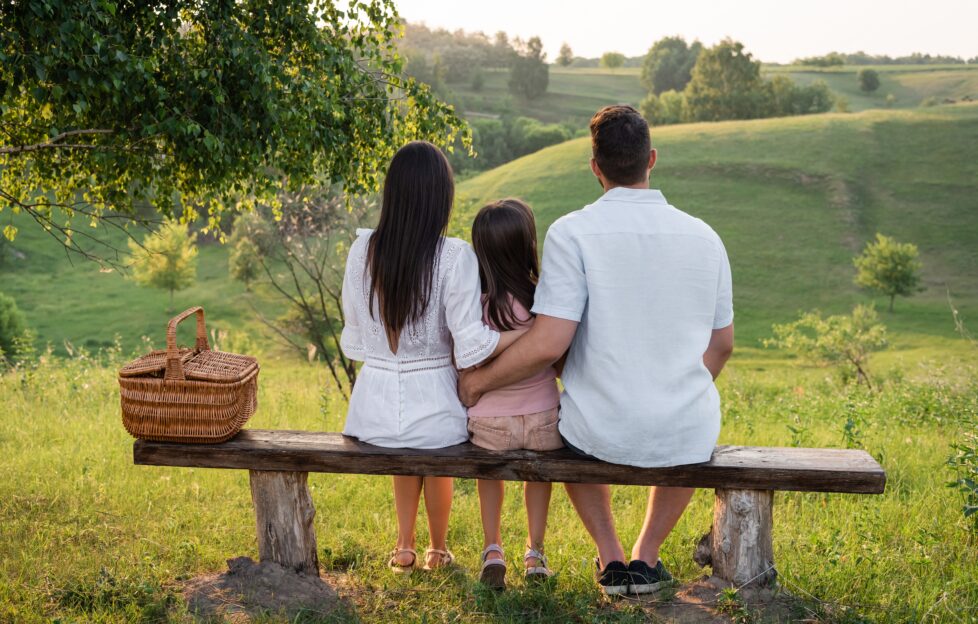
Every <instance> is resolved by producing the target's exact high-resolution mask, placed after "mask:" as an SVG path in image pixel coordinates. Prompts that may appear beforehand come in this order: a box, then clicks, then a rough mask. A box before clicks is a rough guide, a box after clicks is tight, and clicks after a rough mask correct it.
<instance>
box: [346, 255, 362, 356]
mask: <svg viewBox="0 0 978 624" xmlns="http://www.w3.org/2000/svg"><path fill="white" fill-rule="evenodd" d="M359 261H360V257H359V254H356V253H355V249H351V250H350V254H349V256H348V257H347V259H346V272H345V273H344V275H343V291H342V293H341V297H342V299H343V333H342V334H340V349H342V351H343V355H345V356H346V357H348V358H350V359H351V360H356V361H358V362H362V361H363V360H364V358H365V357H366V349H365V348H364V344H363V334H362V333H361V332H360V322H359V319H358V318H357V309H356V303H355V302H356V298H357V297H358V296H361V295H362V293H361V292H360V291H359V290H358V289H357V285H356V282H355V278H354V274H357V275H359V276H360V279H363V273H362V272H361V271H358V270H356V268H357V267H356V264H357V262H359Z"/></svg>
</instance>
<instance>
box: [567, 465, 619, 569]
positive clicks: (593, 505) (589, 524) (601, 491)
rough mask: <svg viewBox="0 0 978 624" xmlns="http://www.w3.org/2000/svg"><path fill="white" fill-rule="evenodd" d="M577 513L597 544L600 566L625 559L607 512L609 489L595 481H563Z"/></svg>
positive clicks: (609, 514)
mask: <svg viewBox="0 0 978 624" xmlns="http://www.w3.org/2000/svg"><path fill="white" fill-rule="evenodd" d="M564 487H565V488H566V489H567V496H569V497H570V499H571V503H573V505H574V509H576V510H577V515H578V516H580V517H581V522H583V523H584V528H585V529H587V532H588V533H589V534H590V535H591V539H592V540H594V544H595V546H597V547H598V558H599V559H600V564H601V567H602V568H604V567H605V566H606V565H608V563H609V562H611V561H621V562H623V563H624V562H625V549H624V548H622V547H621V541H620V540H619V539H618V534H617V533H616V532H615V519H614V517H613V516H612V515H611V488H610V487H608V486H607V485H600V484H596V483H565V484H564Z"/></svg>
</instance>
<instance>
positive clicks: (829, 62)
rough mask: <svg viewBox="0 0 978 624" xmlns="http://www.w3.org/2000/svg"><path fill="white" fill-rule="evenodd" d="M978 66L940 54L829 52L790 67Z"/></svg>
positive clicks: (794, 63)
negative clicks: (897, 54)
mask: <svg viewBox="0 0 978 624" xmlns="http://www.w3.org/2000/svg"><path fill="white" fill-rule="evenodd" d="M966 63H968V64H978V56H976V57H974V58H971V59H964V58H961V57H960V56H943V55H940V54H935V55H931V54H921V53H920V52H914V53H913V54H911V55H909V56H896V57H893V56H888V55H886V54H867V53H865V52H862V51H860V52H852V53H848V54H845V53H842V52H829V53H828V54H825V55H823V56H809V57H807V58H799V59H795V60H794V61H793V62H792V65H808V66H811V67H838V66H841V65H964V64H966Z"/></svg>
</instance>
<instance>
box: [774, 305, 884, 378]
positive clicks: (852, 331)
mask: <svg viewBox="0 0 978 624" xmlns="http://www.w3.org/2000/svg"><path fill="white" fill-rule="evenodd" d="M878 321H879V316H877V314H876V310H874V309H873V308H872V307H871V306H864V305H858V306H856V307H855V308H854V309H853V310H852V314H849V315H844V314H840V315H835V316H829V317H823V316H822V315H821V313H820V312H818V311H814V312H806V313H805V314H802V315H801V317H799V318H798V320H796V321H794V322H792V323H786V324H783V325H774V326H773V328H772V331H773V332H774V337H773V338H770V339H767V340H764V346H766V347H777V348H779V349H784V350H786V351H788V352H790V353H794V354H795V355H797V356H799V357H801V358H804V359H806V360H808V361H809V362H811V363H813V364H816V365H820V366H838V367H839V370H840V372H841V373H842V377H843V379H844V380H848V379H852V378H855V379H856V381H857V382H865V383H866V385H867V386H869V387H870V388H872V382H871V381H870V377H869V366H868V364H869V355H870V354H871V353H872V352H874V351H879V350H881V349H883V348H885V347H886V327H884V326H883V325H882V324H881V323H879V322H878Z"/></svg>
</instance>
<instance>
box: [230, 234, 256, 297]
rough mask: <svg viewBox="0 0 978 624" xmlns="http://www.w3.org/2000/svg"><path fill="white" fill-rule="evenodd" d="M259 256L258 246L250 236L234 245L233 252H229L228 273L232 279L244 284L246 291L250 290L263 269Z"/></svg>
mask: <svg viewBox="0 0 978 624" xmlns="http://www.w3.org/2000/svg"><path fill="white" fill-rule="evenodd" d="M258 256H259V251H258V246H257V245H256V244H255V243H254V242H253V241H252V240H251V239H248V238H242V239H241V240H239V241H238V242H237V243H235V244H234V245H232V246H231V253H230V254H228V273H229V274H230V275H231V279H233V280H237V281H239V282H241V283H242V284H244V286H245V291H248V292H250V291H251V284H252V282H254V281H255V280H256V279H258V275H259V273H260V271H261V265H260V263H259V262H258Z"/></svg>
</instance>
